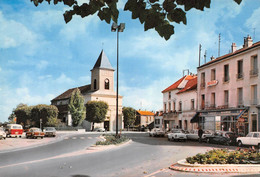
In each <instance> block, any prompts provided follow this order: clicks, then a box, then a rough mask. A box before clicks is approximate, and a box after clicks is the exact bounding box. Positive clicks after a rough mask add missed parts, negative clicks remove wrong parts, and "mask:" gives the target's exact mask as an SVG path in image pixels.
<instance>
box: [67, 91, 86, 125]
mask: <svg viewBox="0 0 260 177" xmlns="http://www.w3.org/2000/svg"><path fill="white" fill-rule="evenodd" d="M69 111H70V114H71V116H72V125H73V126H74V127H76V126H78V125H80V124H81V123H82V121H83V120H84V119H85V115H86V108H85V106H84V98H83V96H81V93H80V90H79V89H78V88H76V89H75V90H74V91H73V92H72V95H71V98H70V102H69Z"/></svg>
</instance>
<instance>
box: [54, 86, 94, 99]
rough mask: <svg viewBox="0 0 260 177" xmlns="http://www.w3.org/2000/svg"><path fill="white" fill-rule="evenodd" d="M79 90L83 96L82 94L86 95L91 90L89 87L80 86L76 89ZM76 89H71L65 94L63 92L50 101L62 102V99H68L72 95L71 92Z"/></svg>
mask: <svg viewBox="0 0 260 177" xmlns="http://www.w3.org/2000/svg"><path fill="white" fill-rule="evenodd" d="M76 88H78V89H79V90H80V93H81V94H83V93H87V92H89V91H90V89H91V85H90V84H89V85H84V86H81V87H76ZM76 88H71V89H69V90H67V91H65V92H63V93H62V94H60V95H59V96H57V97H56V98H54V99H53V100H51V101H57V100H64V99H69V98H70V97H71V95H72V92H73V91H74V90H75V89H76Z"/></svg>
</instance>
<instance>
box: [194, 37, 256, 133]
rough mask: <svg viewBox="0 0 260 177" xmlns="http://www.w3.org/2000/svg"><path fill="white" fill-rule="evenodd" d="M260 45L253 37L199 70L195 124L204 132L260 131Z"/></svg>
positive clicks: (212, 59)
mask: <svg viewBox="0 0 260 177" xmlns="http://www.w3.org/2000/svg"><path fill="white" fill-rule="evenodd" d="M259 56H260V42H257V43H254V44H253V40H252V39H251V37H250V36H248V37H246V38H244V45H243V47H242V48H241V49H239V50H237V49H236V44H235V43H233V44H232V45H231V53H229V54H226V55H223V56H220V57H218V58H216V59H214V58H213V57H212V58H211V61H209V62H207V63H205V64H203V65H201V66H199V67H198V70H197V72H198V105H199V107H198V113H197V115H196V116H194V118H193V119H192V122H197V123H199V124H200V125H201V126H202V127H203V128H204V129H210V130H214V131H216V130H224V131H234V132H236V133H237V134H242V135H245V134H247V133H248V132H251V131H260V120H259V118H260V105H259V99H260V93H259V91H258V90H259V86H260V78H259V73H258V72H259V64H260V62H259Z"/></svg>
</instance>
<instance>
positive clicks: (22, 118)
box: [14, 104, 32, 126]
mask: <svg viewBox="0 0 260 177" xmlns="http://www.w3.org/2000/svg"><path fill="white" fill-rule="evenodd" d="M31 110H32V106H27V105H26V104H20V105H18V106H17V108H16V109H15V110H14V114H15V115H16V123H17V124H22V125H23V126H25V125H30V121H31Z"/></svg>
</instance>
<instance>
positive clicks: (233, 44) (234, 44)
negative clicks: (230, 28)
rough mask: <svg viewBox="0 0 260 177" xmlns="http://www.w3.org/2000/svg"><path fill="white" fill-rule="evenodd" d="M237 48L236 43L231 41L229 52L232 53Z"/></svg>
mask: <svg viewBox="0 0 260 177" xmlns="http://www.w3.org/2000/svg"><path fill="white" fill-rule="evenodd" d="M236 50H237V46H236V43H232V45H231V53H234V52H235V51H236Z"/></svg>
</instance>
